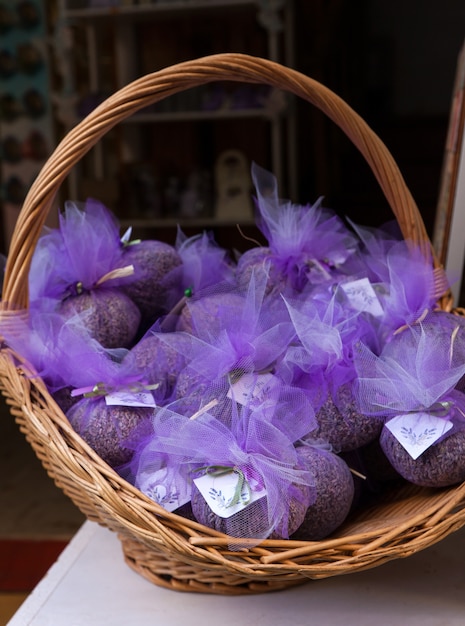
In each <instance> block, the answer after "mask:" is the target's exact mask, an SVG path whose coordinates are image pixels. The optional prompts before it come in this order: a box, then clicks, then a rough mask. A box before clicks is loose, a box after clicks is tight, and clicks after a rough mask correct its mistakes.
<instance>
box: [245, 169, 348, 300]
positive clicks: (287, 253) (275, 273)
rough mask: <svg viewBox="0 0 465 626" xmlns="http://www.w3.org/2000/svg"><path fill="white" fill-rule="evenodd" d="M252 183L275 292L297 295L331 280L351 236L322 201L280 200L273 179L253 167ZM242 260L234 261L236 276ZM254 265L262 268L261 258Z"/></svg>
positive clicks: (344, 257)
mask: <svg viewBox="0 0 465 626" xmlns="http://www.w3.org/2000/svg"><path fill="white" fill-rule="evenodd" d="M252 178H253V181H254V184H255V188H256V192H257V201H256V205H257V210H258V218H257V225H258V227H259V229H260V230H261V232H262V233H263V235H264V236H265V238H266V240H267V242H268V248H269V252H270V254H269V255H266V254H265V260H266V261H267V262H269V263H270V264H271V266H272V271H271V274H270V279H271V280H272V281H277V282H278V284H276V285H274V287H277V288H278V289H279V290H280V291H286V290H287V289H288V288H291V289H292V290H294V291H301V290H302V289H303V288H304V287H305V286H306V285H307V284H308V283H311V284H319V283H322V282H328V281H331V280H333V279H334V277H335V276H336V275H337V273H338V271H339V269H340V268H341V267H342V266H343V265H344V263H345V262H346V260H347V259H348V258H349V257H350V256H351V254H353V253H354V251H355V249H356V246H357V242H356V238H355V236H354V235H353V234H352V233H350V231H349V230H348V229H347V228H346V226H345V225H344V223H343V222H342V220H341V219H340V218H339V217H338V216H337V215H336V214H335V213H334V212H333V211H330V210H329V209H324V208H323V207H322V206H321V199H320V200H319V201H318V202H317V203H315V205H313V206H311V205H307V206H303V205H296V204H293V203H291V202H289V201H285V200H282V199H280V198H279V196H278V190H277V181H276V178H275V177H274V176H273V175H272V174H270V173H269V172H266V171H265V170H263V169H262V168H260V167H259V166H258V165H256V164H253V166H252ZM250 254H251V253H249V255H250ZM247 256H248V255H246V259H242V262H241V260H239V263H238V275H240V273H241V272H242V271H246V269H247V265H250V263H249V261H250V260H249V259H247ZM255 261H256V259H252V262H255ZM258 264H259V266H263V258H260V257H259V259H258ZM243 266H245V267H243Z"/></svg>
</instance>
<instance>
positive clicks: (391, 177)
mask: <svg viewBox="0 0 465 626" xmlns="http://www.w3.org/2000/svg"><path fill="white" fill-rule="evenodd" d="M221 80H228V81H237V82H246V83H257V84H266V85H270V86H271V87H275V88H277V89H282V90H285V91H288V92H289V93H291V94H294V95H295V96H297V97H300V98H302V99H304V100H306V101H308V102H309V103H311V104H313V105H315V106H316V107H317V108H319V109H320V110H321V111H323V113H325V114H326V115H327V116H328V117H329V118H330V119H331V120H332V121H333V122H334V123H335V124H337V125H338V126H339V127H340V128H341V130H342V131H343V132H345V134H346V135H347V136H348V137H349V139H350V140H351V141H352V143H353V144H354V145H355V147H356V148H358V149H359V150H360V152H361V153H362V155H363V156H364V158H365V159H366V161H367V163H368V164H369V166H370V168H371V170H372V172H373V174H374V176H375V177H376V179H377V180H378V182H379V184H380V186H381V189H382V190H383V193H384V195H385V197H386V200H387V202H388V203H389V205H390V206H391V209H392V211H393V213H394V216H395V217H396V219H397V221H398V223H399V226H400V228H401V230H402V233H403V236H404V238H405V239H406V240H409V241H410V240H411V241H412V242H413V243H414V244H415V245H416V246H419V247H420V249H421V250H423V251H424V253H425V257H427V258H431V254H433V262H434V263H435V264H436V260H435V255H434V252H433V253H432V246H431V243H430V241H429V239H428V236H427V234H426V229H425V226H424V223H423V221H422V218H421V216H420V213H419V211H418V208H417V206H416V204H415V202H414V200H413V198H412V197H411V194H410V193H409V191H408V189H407V188H406V185H405V183H404V180H403V178H402V175H401V174H400V172H399V170H398V168H397V166H396V164H395V162H394V160H393V158H392V156H391V155H390V153H389V152H388V150H387V149H386V147H385V146H384V144H383V143H382V142H381V140H380V139H379V138H378V137H377V136H376V134H374V133H373V131H371V129H370V128H369V127H368V126H367V124H366V123H365V122H364V121H363V120H362V119H361V118H360V117H359V116H358V115H357V114H356V113H355V112H354V111H353V110H352V109H351V108H350V107H349V106H348V105H347V104H346V103H345V102H344V101H343V100H341V99H340V98H339V97H338V96H337V95H335V94H334V93H333V92H331V91H330V90H328V89H327V88H326V87H324V86H323V85H321V84H320V83H318V82H316V81H314V80H312V79H311V78H308V77H306V76H304V75H302V74H300V73H299V72H296V71H294V70H291V69H289V68H286V67H284V66H282V65H279V64H276V63H273V62H271V61H268V60H265V59H260V58H256V57H250V56H247V55H242V54H219V55H213V56H209V57H204V58H201V59H197V60H193V61H187V62H184V63H180V64H178V65H174V66H171V67H168V68H165V69H163V70H161V71H159V72H156V73H154V74H149V75H147V76H144V77H142V78H140V79H138V80H136V81H134V82H133V83H130V84H129V85H127V86H126V87H124V88H122V89H121V90H119V91H117V92H116V93H115V94H113V95H112V96H111V97H110V98H108V99H107V100H106V101H104V102H103V103H102V104H101V105H100V106H99V107H98V108H96V109H95V110H94V111H93V112H92V113H90V114H89V115H88V116H87V117H86V118H85V119H84V120H83V121H82V122H81V123H80V124H78V125H77V126H76V127H75V128H74V129H72V130H71V131H70V132H69V133H68V134H67V135H66V136H65V138H64V139H63V140H62V142H61V143H60V144H59V145H58V146H57V148H56V150H55V151H54V153H53V154H52V156H51V157H50V159H49V160H48V161H47V163H46V164H45V165H44V167H43V168H42V170H41V172H40V173H39V175H38V177H37V179H36V180H35V182H34V183H33V185H32V187H31V189H30V191H29V193H28V196H27V198H26V200H25V202H24V205H23V207H22V209H21V211H20V214H19V217H18V220H17V223H16V227H15V230H14V233H13V236H12V240H11V245H10V252H9V257H8V263H7V268H6V272H5V279H4V287H3V294H2V304H1V313H2V315H1V317H2V323H3V324H7V323H8V320H9V319H13V320H14V319H15V316H18V315H27V309H28V273H29V267H30V261H31V256H32V254H33V251H34V249H35V246H36V244H37V241H38V239H39V236H40V234H41V231H42V227H43V225H44V223H45V220H46V217H47V214H48V212H49V210H50V208H51V206H52V205H53V202H54V199H55V196H56V193H57V191H58V189H59V187H60V185H61V184H62V182H63V181H64V180H65V178H66V176H67V175H68V174H69V172H70V170H71V169H72V167H73V166H74V165H75V164H76V163H77V161H79V160H80V158H81V157H82V156H83V155H84V154H86V152H88V150H90V148H91V147H92V146H93V145H94V144H95V143H97V142H98V141H99V139H100V138H101V137H102V136H103V135H104V134H105V133H106V132H108V131H109V130H110V129H111V128H112V127H113V126H115V125H116V124H117V123H119V122H120V121H122V120H124V119H125V118H126V117H128V116H129V115H131V114H133V113H135V112H136V111H138V110H139V109H142V108H144V107H146V106H148V105H150V104H153V103H155V102H158V101H159V100H161V99H163V98H165V97H167V96H170V95H172V94H175V93H177V92H179V91H182V90H185V89H188V88H191V87H196V86H198V85H202V84H206V83H209V82H213V81H221ZM437 267H438V268H439V266H438V265H437ZM438 306H439V307H440V308H443V309H447V310H452V303H451V302H450V299H449V298H448V297H447V298H443V299H442V300H441V301H439V302H438ZM0 388H1V389H2V393H3V394H4V396H5V398H6V401H7V403H8V404H9V406H10V410H11V412H12V414H13V415H14V416H15V419H16V421H17V423H18V425H19V428H20V429H21V431H22V432H23V433H24V435H25V436H26V438H27V440H28V441H29V443H30V445H31V446H32V448H33V449H34V451H35V453H36V455H37V457H38V458H39V459H40V461H41V462H42V464H43V466H44V468H45V469H46V471H47V472H48V474H49V476H50V477H51V478H52V479H53V480H54V481H55V483H56V485H57V486H58V487H59V488H60V489H62V490H63V492H64V493H65V494H66V495H67V496H68V497H69V498H71V500H72V501H73V502H74V504H75V505H76V506H77V507H78V508H79V509H80V510H81V511H82V512H83V513H84V515H85V516H86V517H87V518H88V519H90V520H92V521H95V522H97V523H99V524H101V525H102V526H105V527H107V528H109V529H110V530H112V531H113V532H115V533H117V535H118V537H119V539H120V542H121V545H122V549H123V553H124V558H125V560H126V562H127V564H128V565H129V566H130V567H131V568H133V569H134V570H135V571H136V572H138V573H139V574H141V575H142V576H144V577H145V578H146V579H148V580H149V581H151V582H153V583H154V584H156V585H160V586H163V587H167V588H170V589H173V590H177V591H190V592H193V591H194V592H202V593H217V594H229V595H243V594H254V593H263V592H268V591H276V590H281V589H285V588H288V587H292V586H294V585H297V584H300V583H303V582H305V581H307V580H309V579H320V578H326V577H330V576H336V575H341V574H350V573H351V572H356V571H360V570H363V569H368V568H372V567H376V566H378V565H382V564H383V563H385V562H387V561H390V560H392V559H398V558H404V557H408V556H410V555H411V554H414V553H415V552H418V551H419V550H422V549H424V548H427V547H428V546H430V545H432V544H434V543H436V542H438V541H440V540H441V539H443V538H444V537H446V536H447V535H449V534H450V533H452V532H454V531H456V530H458V529H459V528H460V527H461V526H463V525H464V524H465V483H464V484H461V485H456V486H453V487H449V488H444V489H426V488H420V487H416V486H413V485H411V484H408V483H405V482H401V483H400V484H399V485H393V486H392V487H391V488H389V489H388V490H386V491H385V492H383V493H382V494H379V496H378V497H377V499H376V500H373V501H372V502H370V503H369V504H367V505H366V506H364V507H362V508H360V509H358V510H356V511H355V512H354V513H352V514H351V515H350V516H349V518H348V520H347V521H346V523H345V524H344V525H343V526H341V527H340V528H339V529H338V530H337V531H336V532H335V533H334V534H332V535H331V536H330V537H328V538H327V539H324V540H321V541H293V540H265V541H263V542H262V543H260V544H259V545H255V543H256V542H255V541H254V542H253V543H252V542H251V545H250V547H248V548H247V546H246V545H245V544H246V543H247V540H244V541H243V542H241V543H244V546H245V547H244V548H243V549H241V550H237V551H231V550H229V549H228V545H229V544H230V538H228V537H227V536H225V535H223V534H221V533H218V532H216V531H214V530H211V529H209V528H207V527H205V526H202V525H201V524H198V523H196V522H193V521H190V520H188V519H184V518H182V517H180V516H177V515H175V514H173V513H169V512H167V511H166V510H164V509H163V508H162V507H160V506H159V505H157V504H156V503H154V502H153V501H151V500H150V499H149V498H147V497H146V496H144V495H143V494H142V493H141V492H140V491H139V490H137V489H136V488H135V487H133V486H131V485H130V484H129V483H127V482H126V481H125V480H124V479H123V478H121V477H120V476H119V475H118V474H117V473H116V472H115V471H113V470H112V469H111V468H110V467H109V466H108V465H107V464H106V463H104V462H103V461H102V460H101V459H100V458H99V457H98V455H97V454H96V453H95V452H94V451H93V450H92V449H91V448H90V447H89V446H88V445H87V444H86V443H85V442H84V441H83V440H82V439H81V438H80V437H79V436H78V435H77V433H76V432H75V431H74V430H73V429H72V428H71V426H70V424H69V422H68V420H67V419H66V417H65V416H64V414H63V413H62V411H61V409H60V408H59V407H58V405H57V404H56V402H55V401H54V400H53V398H52V397H51V395H50V394H49V392H48V390H47V388H46V386H45V384H44V382H43V381H42V380H41V378H40V377H38V376H37V375H35V373H34V372H33V371H32V370H31V368H30V366H29V365H28V364H27V363H26V362H25V360H24V359H23V358H22V357H21V355H19V354H17V353H14V352H13V351H12V350H11V349H10V348H8V347H6V346H3V348H2V350H1V351H0Z"/></svg>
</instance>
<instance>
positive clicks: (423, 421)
mask: <svg viewBox="0 0 465 626" xmlns="http://www.w3.org/2000/svg"><path fill="white" fill-rule="evenodd" d="M386 428H387V429H388V430H389V431H390V432H391V433H392V434H393V435H394V437H395V438H396V439H397V441H398V442H399V443H400V444H401V445H402V446H403V447H404V448H405V449H406V450H407V452H408V453H409V454H410V456H411V457H412V459H418V457H419V456H420V455H421V454H423V452H424V451H425V450H427V449H428V448H429V447H430V446H432V445H433V444H434V443H435V442H436V441H437V440H438V439H439V438H440V437H442V436H443V435H444V434H445V433H447V432H448V431H449V430H450V429H451V428H452V422H450V421H449V420H447V419H442V418H440V417H436V416H434V415H430V414H429V413H408V414H406V415H398V416H397V417H394V418H393V419H391V420H389V422H386Z"/></svg>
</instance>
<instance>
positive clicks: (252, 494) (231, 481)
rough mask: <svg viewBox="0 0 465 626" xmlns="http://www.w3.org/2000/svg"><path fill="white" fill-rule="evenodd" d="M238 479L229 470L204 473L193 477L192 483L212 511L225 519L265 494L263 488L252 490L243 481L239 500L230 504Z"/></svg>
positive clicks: (236, 475)
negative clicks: (227, 471) (214, 474)
mask: <svg viewBox="0 0 465 626" xmlns="http://www.w3.org/2000/svg"><path fill="white" fill-rule="evenodd" d="M238 480H239V475H238V474H237V472H234V471H231V472H229V473H228V474H222V475H221V476H212V475H211V474H204V475H203V476H199V478H194V483H195V484H196V485H197V488H198V490H199V491H200V493H201V494H202V496H203V497H204V498H205V501H206V503H207V504H208V506H209V507H210V509H211V510H212V511H213V513H215V514H216V515H218V516H219V517H223V518H225V519H226V518H228V517H231V516H232V515H234V514H235V513H237V512H238V511H242V509H245V508H246V507H247V506H249V504H252V502H255V501H256V500H259V499H260V498H263V496H265V495H266V490H265V489H259V490H258V491H253V490H252V488H251V487H248V486H247V485H246V484H245V482H244V486H243V488H242V492H241V497H240V499H239V502H237V503H236V504H231V502H232V500H233V498H234V494H235V492H236V488H237V481H238Z"/></svg>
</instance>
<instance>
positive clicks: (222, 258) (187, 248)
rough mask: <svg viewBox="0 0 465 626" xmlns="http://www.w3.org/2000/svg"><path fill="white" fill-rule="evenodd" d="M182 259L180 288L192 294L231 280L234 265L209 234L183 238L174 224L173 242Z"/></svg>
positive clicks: (233, 273) (233, 275) (184, 236)
mask: <svg viewBox="0 0 465 626" xmlns="http://www.w3.org/2000/svg"><path fill="white" fill-rule="evenodd" d="M175 247H176V250H177V252H178V254H179V256H180V257H181V259H182V263H183V267H182V278H181V285H182V289H183V290H185V289H190V290H191V291H192V292H193V293H197V292H199V291H200V292H201V291H203V290H204V289H205V288H207V287H211V286H214V285H218V284H221V283H223V282H224V283H230V284H231V285H233V284H234V282H235V266H234V264H233V263H232V261H231V259H230V258H229V256H228V253H227V251H226V250H224V249H223V248H221V247H220V246H219V245H218V244H217V243H216V241H215V239H214V236H213V233H208V232H203V233H202V234H200V235H195V236H192V237H187V236H186V235H185V234H184V233H183V232H182V230H181V229H180V228H179V227H178V232H177V236H176V243H175Z"/></svg>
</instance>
